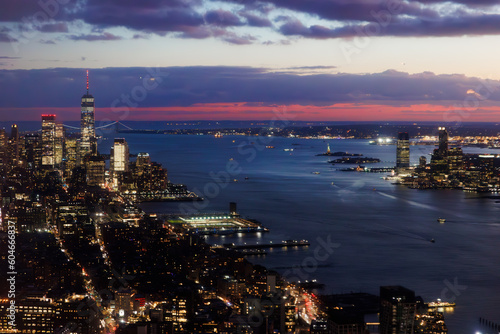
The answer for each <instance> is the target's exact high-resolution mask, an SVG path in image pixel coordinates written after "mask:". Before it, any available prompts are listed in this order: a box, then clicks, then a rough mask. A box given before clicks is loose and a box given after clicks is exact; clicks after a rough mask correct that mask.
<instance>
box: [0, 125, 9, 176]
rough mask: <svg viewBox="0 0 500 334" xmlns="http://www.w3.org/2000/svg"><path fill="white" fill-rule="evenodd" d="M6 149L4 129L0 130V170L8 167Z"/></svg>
mask: <svg viewBox="0 0 500 334" xmlns="http://www.w3.org/2000/svg"><path fill="white" fill-rule="evenodd" d="M7 153H8V147H7V135H6V133H5V129H0V168H4V167H5V168H7V166H8V161H7V160H8V159H7V158H8V154H7Z"/></svg>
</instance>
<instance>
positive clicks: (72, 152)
mask: <svg viewBox="0 0 500 334" xmlns="http://www.w3.org/2000/svg"><path fill="white" fill-rule="evenodd" d="M77 155H78V141H77V139H76V138H75V137H68V138H65V140H64V156H65V163H64V175H65V177H71V172H72V171H73V169H74V168H75V167H76V164H77Z"/></svg>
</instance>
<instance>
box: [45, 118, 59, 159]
mask: <svg viewBox="0 0 500 334" xmlns="http://www.w3.org/2000/svg"><path fill="white" fill-rule="evenodd" d="M55 139H56V115H42V167H51V168H52V167H54V165H55Z"/></svg>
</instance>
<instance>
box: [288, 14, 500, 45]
mask: <svg viewBox="0 0 500 334" xmlns="http://www.w3.org/2000/svg"><path fill="white" fill-rule="evenodd" d="M279 31H280V32H281V33H282V34H283V35H287V36H292V35H295V36H302V37H308V38H316V39H325V38H339V37H354V36H360V37H364V36H374V35H375V36H378V35H384V36H463V35H496V34H499V33H500V15H496V14H495V15H493V14H492V15H481V16H470V17H467V18H457V17H445V18H442V19H440V20H426V19H412V18H407V19H394V20H393V22H392V23H391V24H389V25H387V26H382V25H380V24H378V23H369V24H353V25H347V26H344V27H340V28H335V29H330V28H328V27H324V26H320V25H312V26H309V27H307V26H305V25H304V24H303V23H302V22H300V21H299V20H297V19H294V18H288V20H287V22H286V23H284V24H283V25H282V26H281V27H280V28H279Z"/></svg>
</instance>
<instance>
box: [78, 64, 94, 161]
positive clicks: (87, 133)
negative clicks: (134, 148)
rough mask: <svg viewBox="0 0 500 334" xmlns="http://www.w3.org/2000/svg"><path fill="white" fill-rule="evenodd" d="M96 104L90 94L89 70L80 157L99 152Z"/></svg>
mask: <svg viewBox="0 0 500 334" xmlns="http://www.w3.org/2000/svg"><path fill="white" fill-rule="evenodd" d="M94 113H95V104H94V97H93V96H92V95H90V94H89V71H87V94H85V95H83V96H82V113H81V123H80V127H81V140H80V157H81V160H82V161H83V158H84V157H85V156H86V155H89V154H92V155H94V154H97V142H96V138H95V114H94Z"/></svg>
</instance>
